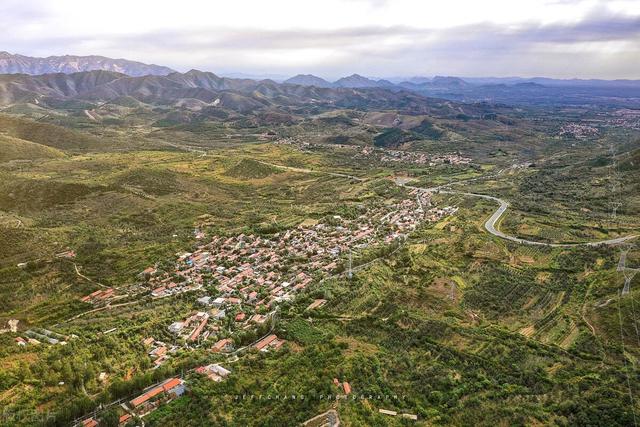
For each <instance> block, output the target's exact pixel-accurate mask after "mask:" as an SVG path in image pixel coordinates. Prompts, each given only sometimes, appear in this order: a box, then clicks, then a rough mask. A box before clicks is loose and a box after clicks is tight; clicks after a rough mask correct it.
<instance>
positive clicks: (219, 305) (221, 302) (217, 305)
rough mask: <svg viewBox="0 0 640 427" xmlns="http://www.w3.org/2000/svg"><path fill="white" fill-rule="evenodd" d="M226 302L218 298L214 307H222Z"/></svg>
mask: <svg viewBox="0 0 640 427" xmlns="http://www.w3.org/2000/svg"><path fill="white" fill-rule="evenodd" d="M224 302H225V299H224V298H222V297H218V298H216V299H214V300H213V303H212V305H213V306H215V307H221V306H222V305H223V304H224Z"/></svg>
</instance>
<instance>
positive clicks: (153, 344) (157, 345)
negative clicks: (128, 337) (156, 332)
mask: <svg viewBox="0 0 640 427" xmlns="http://www.w3.org/2000/svg"><path fill="white" fill-rule="evenodd" d="M142 344H143V345H144V346H145V348H146V349H147V354H148V355H149V357H150V358H151V360H153V365H154V368H157V367H159V366H161V365H162V364H163V363H164V362H166V361H167V360H168V359H169V358H170V357H171V355H172V354H175V352H176V351H178V347H177V346H175V345H168V344H166V343H164V342H162V341H158V340H156V339H154V338H153V337H147V338H145V339H144V340H142Z"/></svg>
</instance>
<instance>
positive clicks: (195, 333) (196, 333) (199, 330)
mask: <svg viewBox="0 0 640 427" xmlns="http://www.w3.org/2000/svg"><path fill="white" fill-rule="evenodd" d="M208 321H209V315H208V314H206V313H205V314H204V315H203V316H202V320H201V321H200V324H199V325H198V326H197V327H196V328H195V329H194V330H193V332H191V335H189V341H191V342H193V341H195V340H197V339H198V337H199V336H200V334H201V333H202V330H203V329H204V327H205V326H206V325H207V322H208Z"/></svg>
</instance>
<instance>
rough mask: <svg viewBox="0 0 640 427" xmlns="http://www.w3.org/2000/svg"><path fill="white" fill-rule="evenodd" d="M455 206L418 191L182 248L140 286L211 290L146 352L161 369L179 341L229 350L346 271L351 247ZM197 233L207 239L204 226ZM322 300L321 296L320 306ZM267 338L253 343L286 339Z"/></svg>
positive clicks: (381, 240) (171, 291) (159, 294)
mask: <svg viewBox="0 0 640 427" xmlns="http://www.w3.org/2000/svg"><path fill="white" fill-rule="evenodd" d="M455 211H456V208H453V207H445V208H439V207H434V206H432V202H431V194H430V193H429V192H426V191H421V190H415V189H414V190H412V191H411V193H410V198H406V199H404V200H400V201H398V202H396V203H392V204H388V205H385V204H383V205H380V206H371V207H369V208H367V209H363V210H362V212H361V214H360V215H358V216H357V217H356V218H354V219H346V218H343V217H341V216H338V215H334V216H330V217H328V218H326V219H325V220H322V221H318V222H314V223H304V224H303V225H300V226H298V227H297V228H294V229H290V230H288V231H286V232H281V233H277V234H275V235H273V236H272V237H269V238H267V237H260V236H255V235H246V234H239V235H236V236H230V237H222V236H214V237H212V238H211V240H210V241H209V242H208V243H206V244H202V245H199V246H197V248H196V249H195V250H194V251H193V252H185V253H180V254H178V258H177V260H176V264H175V267H174V269H173V270H171V271H161V270H160V269H159V268H157V267H155V266H154V267H149V268H147V269H145V270H144V271H143V272H142V273H141V278H142V279H143V281H142V282H141V283H140V286H141V287H145V288H146V289H148V292H150V295H151V297H152V298H156V299H157V298H165V297H168V296H171V295H176V294H179V293H184V292H188V291H193V290H200V291H202V290H205V293H206V295H204V296H199V297H198V298H197V299H196V300H195V301H194V302H195V303H196V304H197V306H198V307H199V309H198V311H195V312H193V313H191V314H189V315H187V316H185V317H184V318H180V319H174V321H173V322H172V323H171V324H168V325H167V330H168V331H169V332H170V333H171V336H173V337H174V344H173V345H167V344H166V343H164V342H161V341H160V342H159V341H155V340H154V339H153V338H151V337H149V338H147V340H145V345H147V346H148V347H149V356H150V357H151V358H152V359H153V363H154V365H155V366H156V367H157V366H160V365H161V364H162V363H164V362H165V361H166V360H168V359H169V358H170V355H171V353H174V352H175V351H176V347H175V345H176V344H177V345H179V346H181V347H184V348H196V347H202V346H210V348H211V351H213V352H219V353H229V352H232V351H234V349H236V346H237V345H238V343H237V342H234V339H233V335H234V334H235V333H236V332H241V331H247V330H250V329H257V328H260V327H261V326H262V325H265V324H267V325H268V322H269V321H270V320H271V319H272V317H273V315H274V312H275V310H276V308H277V306H278V304H279V303H281V302H283V301H290V300H292V299H293V298H294V296H295V295H296V293H298V292H300V291H301V290H303V289H305V288H307V287H308V286H309V285H310V284H311V283H312V282H314V281H318V280H320V279H322V278H325V277H329V276H331V275H335V274H337V273H339V272H340V271H343V270H344V268H345V258H346V257H347V256H348V255H349V254H350V252H352V251H357V250H362V249H365V248H373V247H376V246H379V245H389V244H391V243H393V242H394V241H401V240H403V239H405V238H406V236H407V235H408V234H409V233H410V232H411V231H413V230H414V229H415V228H416V227H417V226H418V225H419V224H420V223H422V222H424V221H437V220H438V219H440V218H442V217H443V216H446V215H451V214H453V213H455ZM195 233H196V234H197V235H198V237H199V240H202V238H203V233H202V231H201V230H196V231H195ZM200 295H202V292H200ZM194 298H195V297H194ZM325 302H326V301H323V302H318V307H319V306H321V305H323V304H324V303H325ZM312 305H313V304H312ZM310 308H311V309H313V308H314V307H310ZM265 339H267V341H259V342H256V343H254V344H253V346H254V347H255V348H256V349H257V350H259V351H269V350H277V349H278V348H280V347H281V345H282V344H283V343H284V340H281V339H279V338H278V337H277V336H275V335H273V336H272V337H271V338H269V337H268V336H267V337H265Z"/></svg>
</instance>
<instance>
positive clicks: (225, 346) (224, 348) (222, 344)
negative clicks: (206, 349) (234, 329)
mask: <svg viewBox="0 0 640 427" xmlns="http://www.w3.org/2000/svg"><path fill="white" fill-rule="evenodd" d="M232 350H233V340H232V339H230V338H224V339H221V340H220V341H218V342H217V343H215V344H214V345H213V347H211V351H212V352H214V353H221V352H222V353H228V352H230V351H232Z"/></svg>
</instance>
